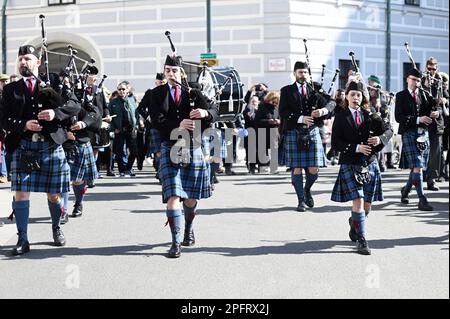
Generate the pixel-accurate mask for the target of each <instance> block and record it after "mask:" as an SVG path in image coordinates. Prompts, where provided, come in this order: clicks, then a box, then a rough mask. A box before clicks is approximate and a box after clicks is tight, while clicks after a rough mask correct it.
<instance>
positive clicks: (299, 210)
mask: <svg viewBox="0 0 450 319" xmlns="http://www.w3.org/2000/svg"><path fill="white" fill-rule="evenodd" d="M297 211H298V212H300V213H304V212H306V206H305V203H303V202H301V203H300V204H299V205H298V206H297Z"/></svg>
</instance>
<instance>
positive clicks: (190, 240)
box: [181, 231, 195, 247]
mask: <svg viewBox="0 0 450 319" xmlns="http://www.w3.org/2000/svg"><path fill="white" fill-rule="evenodd" d="M194 245H195V236H194V231H191V232H188V231H185V232H184V238H183V242H182V243H181V246H186V247H192V246H194Z"/></svg>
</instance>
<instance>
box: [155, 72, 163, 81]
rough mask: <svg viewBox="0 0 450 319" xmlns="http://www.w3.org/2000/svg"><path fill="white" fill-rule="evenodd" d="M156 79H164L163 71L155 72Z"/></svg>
mask: <svg viewBox="0 0 450 319" xmlns="http://www.w3.org/2000/svg"><path fill="white" fill-rule="evenodd" d="M156 79H157V80H159V81H163V80H164V74H163V73H156Z"/></svg>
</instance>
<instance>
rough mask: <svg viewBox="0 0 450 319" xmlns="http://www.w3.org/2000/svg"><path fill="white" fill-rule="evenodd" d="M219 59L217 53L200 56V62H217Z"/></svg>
mask: <svg viewBox="0 0 450 319" xmlns="http://www.w3.org/2000/svg"><path fill="white" fill-rule="evenodd" d="M215 59H217V54H216V53H202V54H200V60H215Z"/></svg>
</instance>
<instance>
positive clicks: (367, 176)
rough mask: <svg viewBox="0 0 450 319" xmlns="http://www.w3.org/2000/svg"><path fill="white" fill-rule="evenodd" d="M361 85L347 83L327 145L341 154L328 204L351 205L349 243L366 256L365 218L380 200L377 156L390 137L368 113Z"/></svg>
mask: <svg viewBox="0 0 450 319" xmlns="http://www.w3.org/2000/svg"><path fill="white" fill-rule="evenodd" d="M365 91H366V89H365V87H364V85H363V84H362V83H356V82H350V84H349V86H348V87H347V90H346V104H345V108H344V110H342V111H340V112H339V113H337V114H336V118H335V119H334V123H333V133H332V136H331V139H332V141H331V143H332V145H333V149H335V150H337V151H339V152H341V156H340V158H339V164H340V165H341V167H340V170H339V175H338V177H337V180H336V183H335V185H334V188H333V193H332V196H331V200H332V201H335V202H340V203H344V202H348V201H352V202H353V207H352V216H351V217H350V219H349V224H350V233H349V236H350V239H351V240H352V241H354V242H357V249H358V253H359V254H362V255H370V254H371V251H370V248H369V245H368V243H367V241H366V217H367V215H368V214H369V212H370V209H371V207H372V203H373V202H374V201H382V200H383V191H382V183H381V173H380V168H379V165H378V161H377V155H376V154H377V153H379V152H380V151H381V150H382V149H383V147H384V146H385V145H387V143H389V140H390V139H391V138H392V136H393V130H392V128H391V127H390V125H389V124H388V123H387V122H385V121H383V120H382V119H381V117H380V116H378V114H376V113H370V108H369V104H368V101H367V100H366V97H365Z"/></svg>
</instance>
